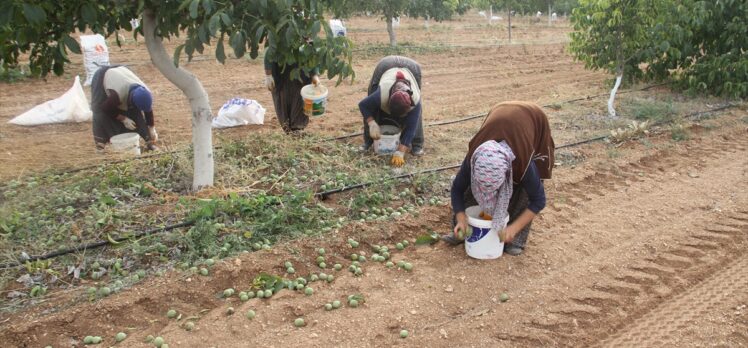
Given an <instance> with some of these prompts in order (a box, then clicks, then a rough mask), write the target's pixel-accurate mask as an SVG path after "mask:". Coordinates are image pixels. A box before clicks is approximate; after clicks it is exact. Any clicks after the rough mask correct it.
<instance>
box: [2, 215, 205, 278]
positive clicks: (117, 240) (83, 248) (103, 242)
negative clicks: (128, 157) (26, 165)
mask: <svg viewBox="0 0 748 348" xmlns="http://www.w3.org/2000/svg"><path fill="white" fill-rule="evenodd" d="M194 224H195V221H182V222H180V223H176V224H173V225H167V226H164V227H159V228H152V229H150V230H146V231H143V232H140V233H137V234H135V235H132V236H127V237H119V238H114V239H112V241H114V243H112V241H109V240H100V241H98V242H92V243H88V244H84V245H78V246H75V247H72V248H67V249H60V250H57V251H53V252H51V253H48V254H44V255H38V256H30V257H28V258H25V260H23V261H20V260H19V261H12V262H7V263H4V264H0V269H7V268H13V267H18V266H21V265H23V264H24V263H25V262H34V261H39V260H47V259H51V258H53V257H58V256H62V255H67V254H71V253H74V252H79V251H86V250H90V249H96V248H100V247H103V246H105V245H107V244H116V243H120V242H124V241H126V240H129V239H133V238H141V237H144V236H147V235H150V234H157V233H161V232H166V231H171V230H173V229H175V228H180V227H187V226H192V225H194Z"/></svg>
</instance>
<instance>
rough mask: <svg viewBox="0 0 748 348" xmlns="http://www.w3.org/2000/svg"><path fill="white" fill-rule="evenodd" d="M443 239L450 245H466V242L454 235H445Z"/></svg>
mask: <svg viewBox="0 0 748 348" xmlns="http://www.w3.org/2000/svg"><path fill="white" fill-rule="evenodd" d="M441 239H442V241H444V242H445V243H447V244H449V245H460V244H462V243H465V241H464V240H462V239H459V238H456V237H455V236H454V234H452V233H450V234H445V235H443V236H442V237H441Z"/></svg>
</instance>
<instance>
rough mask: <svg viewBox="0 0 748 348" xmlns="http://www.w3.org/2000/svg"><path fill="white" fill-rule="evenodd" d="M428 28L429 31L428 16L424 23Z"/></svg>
mask: <svg viewBox="0 0 748 348" xmlns="http://www.w3.org/2000/svg"><path fill="white" fill-rule="evenodd" d="M423 24H424V25H425V26H426V30H429V16H428V15H426V20H425V21H424V23H423Z"/></svg>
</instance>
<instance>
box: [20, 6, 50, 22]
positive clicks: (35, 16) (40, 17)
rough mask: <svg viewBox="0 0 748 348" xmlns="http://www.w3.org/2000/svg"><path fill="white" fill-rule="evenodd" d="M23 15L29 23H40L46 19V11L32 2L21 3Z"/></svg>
mask: <svg viewBox="0 0 748 348" xmlns="http://www.w3.org/2000/svg"><path fill="white" fill-rule="evenodd" d="M23 16H24V17H26V20H27V21H29V23H31V24H42V23H44V22H45V21H46V20H47V13H46V12H44V9H43V8H41V7H39V6H37V5H33V4H28V3H25V2H24V4H23Z"/></svg>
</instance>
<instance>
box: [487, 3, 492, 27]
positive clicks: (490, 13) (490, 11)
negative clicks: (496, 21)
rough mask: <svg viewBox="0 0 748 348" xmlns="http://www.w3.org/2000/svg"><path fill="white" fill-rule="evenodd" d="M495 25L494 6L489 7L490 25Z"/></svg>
mask: <svg viewBox="0 0 748 348" xmlns="http://www.w3.org/2000/svg"><path fill="white" fill-rule="evenodd" d="M491 24H493V5H491V6H488V25H489V26H490V25H491Z"/></svg>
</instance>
